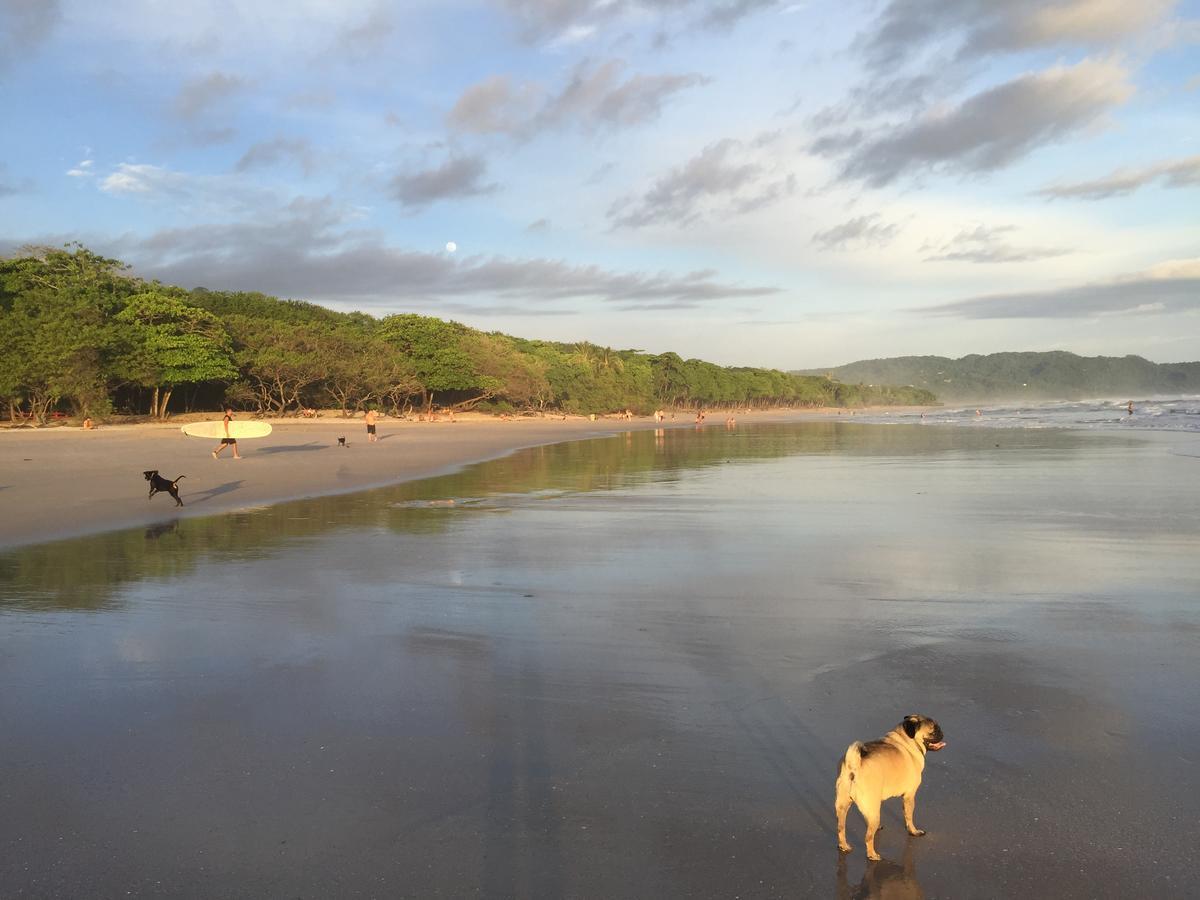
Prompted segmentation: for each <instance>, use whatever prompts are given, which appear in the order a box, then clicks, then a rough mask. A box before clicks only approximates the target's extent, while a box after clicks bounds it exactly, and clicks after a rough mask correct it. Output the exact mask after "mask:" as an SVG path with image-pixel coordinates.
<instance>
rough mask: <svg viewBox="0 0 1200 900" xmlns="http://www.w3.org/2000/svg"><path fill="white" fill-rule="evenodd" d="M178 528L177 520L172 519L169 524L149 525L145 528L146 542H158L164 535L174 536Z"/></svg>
mask: <svg viewBox="0 0 1200 900" xmlns="http://www.w3.org/2000/svg"><path fill="white" fill-rule="evenodd" d="M178 528H179V520H178V519H172V520H171V521H169V522H159V523H157V524H155V525H150V526H149V527H148V528H146V540H148V541H154V540H158V539H159V538H160V537H162V536H163V535H164V534H174V533H175V531H176V530H177V529H178Z"/></svg>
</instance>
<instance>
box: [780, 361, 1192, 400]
mask: <svg viewBox="0 0 1200 900" xmlns="http://www.w3.org/2000/svg"><path fill="white" fill-rule="evenodd" d="M798 374H800V373H798ZM804 374H813V375H815V374H823V375H826V376H828V377H830V378H836V379H840V380H842V381H855V382H858V381H861V382H866V383H868V384H884V383H886V384H906V385H911V386H913V387H916V388H924V389H926V390H929V391H933V392H935V393H936V394H937V395H938V398H939V399H940V400H942V401H943V402H947V403H954V402H960V401H987V400H1084V399H1091V398H1098V397H1106V398H1127V397H1150V396H1156V395H1163V394H1166V395H1176V396H1178V395H1181V394H1200V362H1181V363H1153V362H1150V361H1149V360H1147V359H1143V358H1142V357H1140V356H1120V357H1116V356H1092V357H1086V356H1076V355H1075V354H1074V353H1067V352H1065V351H1061V350H1057V351H1053V352H1048V353H990V354H988V355H986V356H980V355H978V354H973V355H971V356H964V357H962V358H961V359H948V358H946V357H944V356H899V357H895V358H892V359H867V360H861V361H859V362H854V363H850V364H849V365H845V366H839V367H837V368H834V369H809V370H805V372H804Z"/></svg>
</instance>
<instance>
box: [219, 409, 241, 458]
mask: <svg viewBox="0 0 1200 900" xmlns="http://www.w3.org/2000/svg"><path fill="white" fill-rule="evenodd" d="M223 421H224V424H225V437H223V438H221V443H219V444H217V449H216V450H214V451H213V452H212V458H213V459H216V458H217V457H218V456H220V455H221V451H222V450H224V449H225V448H226V447H227V446H228V447H233V458H234V459H241V458H242V455H241V454H240V453H238V445H237V438H235V437H230V435H229V423H230V422H232V421H233V407H231V406H227V407H225V418H224V420H223Z"/></svg>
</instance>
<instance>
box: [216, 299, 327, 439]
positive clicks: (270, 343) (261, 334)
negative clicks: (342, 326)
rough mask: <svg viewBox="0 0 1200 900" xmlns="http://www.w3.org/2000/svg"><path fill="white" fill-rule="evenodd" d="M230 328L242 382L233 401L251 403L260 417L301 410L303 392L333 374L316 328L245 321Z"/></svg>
mask: <svg viewBox="0 0 1200 900" xmlns="http://www.w3.org/2000/svg"><path fill="white" fill-rule="evenodd" d="M229 325H230V331H231V332H232V334H233V338H234V359H235V361H236V363H237V366H238V370H239V371H240V372H241V375H242V379H243V383H242V385H241V387H240V390H239V391H237V392H235V393H234V395H233V396H234V397H242V396H248V397H251V398H253V400H254V403H255V405H256V406H257V407H258V410H259V412H260V413H267V414H270V413H274V414H279V415H282V414H283V413H285V412H287V410H288V408H289V407H300V406H302V405H303V401H302V397H303V395H304V393H305V392H306V391H308V390H310V389H311V388H313V386H314V385H316V384H317V383H318V382H320V381H321V380H322V379H323V378H325V376H326V374H327V373H328V371H329V365H328V361H327V359H326V354H325V353H324V350H323V347H322V338H323V336H324V333H323V331H322V330H321V329H319V328H317V327H315V326H311V325H287V324H284V323H282V322H278V321H269V320H268V321H256V320H252V319H248V318H245V317H243V316H235V317H232V318H231V319H230V320H229Z"/></svg>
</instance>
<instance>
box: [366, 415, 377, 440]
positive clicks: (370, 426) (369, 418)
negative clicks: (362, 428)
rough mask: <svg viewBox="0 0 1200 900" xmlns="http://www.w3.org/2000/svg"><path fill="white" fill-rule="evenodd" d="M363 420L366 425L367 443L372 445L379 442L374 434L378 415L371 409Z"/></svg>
mask: <svg viewBox="0 0 1200 900" xmlns="http://www.w3.org/2000/svg"><path fill="white" fill-rule="evenodd" d="M365 418H366V423H367V441H368V442H370V443H372V444H374V443H375V442H376V441H378V440H379V437H378V436H377V435H376V434H375V423H376V422H378V421H379V413H377V412H375V410H373V409H368V410H367V415H366V417H365Z"/></svg>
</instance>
